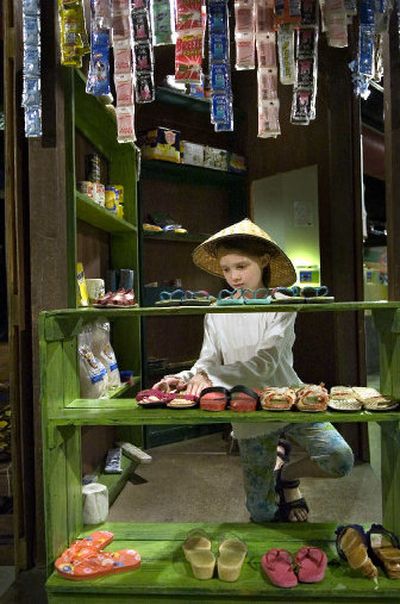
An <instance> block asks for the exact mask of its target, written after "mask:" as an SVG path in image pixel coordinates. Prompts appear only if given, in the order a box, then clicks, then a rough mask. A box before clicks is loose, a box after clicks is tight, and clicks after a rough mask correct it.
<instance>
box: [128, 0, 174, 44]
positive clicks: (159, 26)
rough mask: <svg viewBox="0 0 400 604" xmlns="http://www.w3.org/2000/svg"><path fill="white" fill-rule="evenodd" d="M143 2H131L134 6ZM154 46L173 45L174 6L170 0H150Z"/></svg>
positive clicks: (134, 0) (137, 0) (141, 0)
mask: <svg viewBox="0 0 400 604" xmlns="http://www.w3.org/2000/svg"><path fill="white" fill-rule="evenodd" d="M144 1H145V0H133V2H134V3H135V5H136V4H140V3H144ZM152 9H153V10H152V25H153V36H154V45H155V46H160V45H162V44H174V43H175V28H174V5H173V2H172V0H152Z"/></svg>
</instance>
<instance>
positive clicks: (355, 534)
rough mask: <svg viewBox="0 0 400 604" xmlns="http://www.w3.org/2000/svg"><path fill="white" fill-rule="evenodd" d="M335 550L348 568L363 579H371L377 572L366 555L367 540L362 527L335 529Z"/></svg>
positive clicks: (349, 526)
mask: <svg viewBox="0 0 400 604" xmlns="http://www.w3.org/2000/svg"><path fill="white" fill-rule="evenodd" d="M335 532H336V549H337V552H338V554H339V556H340V557H341V558H342V559H343V560H347V563H348V565H349V566H350V568H352V569H354V570H359V571H360V572H361V574H362V575H364V577H368V578H369V579H373V578H375V577H377V576H378V570H377V568H376V566H375V565H374V563H373V562H372V560H371V559H370V557H369V555H368V539H367V535H366V534H365V531H364V529H363V527H362V526H360V525H359V524H347V525H344V526H338V527H337V529H336V531H335Z"/></svg>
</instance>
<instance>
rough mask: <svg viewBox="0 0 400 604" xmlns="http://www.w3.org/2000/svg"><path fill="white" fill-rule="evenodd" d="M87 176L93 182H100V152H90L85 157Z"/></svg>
mask: <svg viewBox="0 0 400 604" xmlns="http://www.w3.org/2000/svg"><path fill="white" fill-rule="evenodd" d="M85 167H86V178H87V180H91V181H92V182H100V180H101V179H100V175H101V159H100V155H98V153H89V154H88V155H86V157H85Z"/></svg>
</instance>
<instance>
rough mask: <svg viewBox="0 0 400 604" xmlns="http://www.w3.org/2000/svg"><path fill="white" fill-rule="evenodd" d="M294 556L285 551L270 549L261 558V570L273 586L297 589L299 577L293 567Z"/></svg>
mask: <svg viewBox="0 0 400 604" xmlns="http://www.w3.org/2000/svg"><path fill="white" fill-rule="evenodd" d="M292 563H293V560H292V555H291V554H290V553H289V552H288V551H287V550H285V549H279V548H273V549H270V550H269V551H268V552H267V553H266V554H264V556H263V557H262V558H261V568H262V570H263V572H264V573H265V574H266V575H267V577H268V578H269V580H270V581H271V583H272V585H276V587H296V585H297V584H298V580H297V577H296V575H295V573H294V570H293V567H292Z"/></svg>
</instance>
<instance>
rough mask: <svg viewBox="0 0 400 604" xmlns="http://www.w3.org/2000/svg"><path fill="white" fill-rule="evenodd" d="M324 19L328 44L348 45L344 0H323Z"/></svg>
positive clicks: (338, 46) (341, 46)
mask: <svg viewBox="0 0 400 604" xmlns="http://www.w3.org/2000/svg"><path fill="white" fill-rule="evenodd" d="M324 20H325V27H326V34H327V40H328V46H333V47H335V48H345V47H346V46H348V35H347V29H348V27H347V20H348V16H347V8H346V4H345V0H325V7H324Z"/></svg>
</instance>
